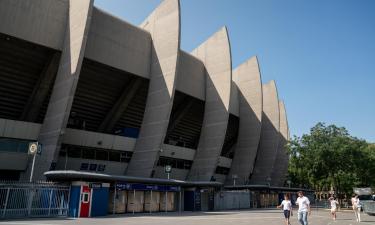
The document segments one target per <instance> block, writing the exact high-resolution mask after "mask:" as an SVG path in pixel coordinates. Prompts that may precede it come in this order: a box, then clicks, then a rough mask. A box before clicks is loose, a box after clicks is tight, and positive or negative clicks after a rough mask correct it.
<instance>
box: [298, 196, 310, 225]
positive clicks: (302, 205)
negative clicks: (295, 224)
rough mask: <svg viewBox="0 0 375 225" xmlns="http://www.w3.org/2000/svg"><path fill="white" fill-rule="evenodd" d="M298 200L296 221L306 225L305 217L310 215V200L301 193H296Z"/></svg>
mask: <svg viewBox="0 0 375 225" xmlns="http://www.w3.org/2000/svg"><path fill="white" fill-rule="evenodd" d="M297 193H298V198H297V200H296V205H298V221H299V222H300V223H301V224H302V225H308V222H307V215H311V209H310V200H309V199H308V198H307V197H306V196H304V195H303V192H302V191H299V192H297Z"/></svg>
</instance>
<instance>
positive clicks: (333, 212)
mask: <svg viewBox="0 0 375 225" xmlns="http://www.w3.org/2000/svg"><path fill="white" fill-rule="evenodd" d="M328 200H329V202H330V203H331V216H332V219H333V220H336V212H337V205H338V204H339V202H338V201H337V200H336V199H335V198H334V197H330V198H329V199H328Z"/></svg>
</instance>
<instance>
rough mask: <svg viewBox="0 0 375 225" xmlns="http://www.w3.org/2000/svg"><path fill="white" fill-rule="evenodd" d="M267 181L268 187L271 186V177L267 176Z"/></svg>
mask: <svg viewBox="0 0 375 225" xmlns="http://www.w3.org/2000/svg"><path fill="white" fill-rule="evenodd" d="M267 183H268V187H270V186H271V177H267Z"/></svg>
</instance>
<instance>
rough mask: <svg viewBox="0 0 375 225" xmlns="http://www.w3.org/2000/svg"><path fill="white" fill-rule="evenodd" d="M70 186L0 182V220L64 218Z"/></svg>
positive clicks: (66, 211)
mask: <svg viewBox="0 0 375 225" xmlns="http://www.w3.org/2000/svg"><path fill="white" fill-rule="evenodd" d="M69 194H70V186H69V185H64V184H56V183H51V182H39V183H20V182H0V219H6V218H24V217H57V216H61V217H65V216H67V213H68V207H69Z"/></svg>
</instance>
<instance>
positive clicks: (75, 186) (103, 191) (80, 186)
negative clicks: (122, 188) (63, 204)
mask: <svg viewBox="0 0 375 225" xmlns="http://www.w3.org/2000/svg"><path fill="white" fill-rule="evenodd" d="M108 195H109V184H108V183H90V182H73V183H72V186H71V193H70V202H69V216H70V217H97V216H106V215H107V208H106V207H103V205H106V204H107V203H108V197H109V196H108Z"/></svg>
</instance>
